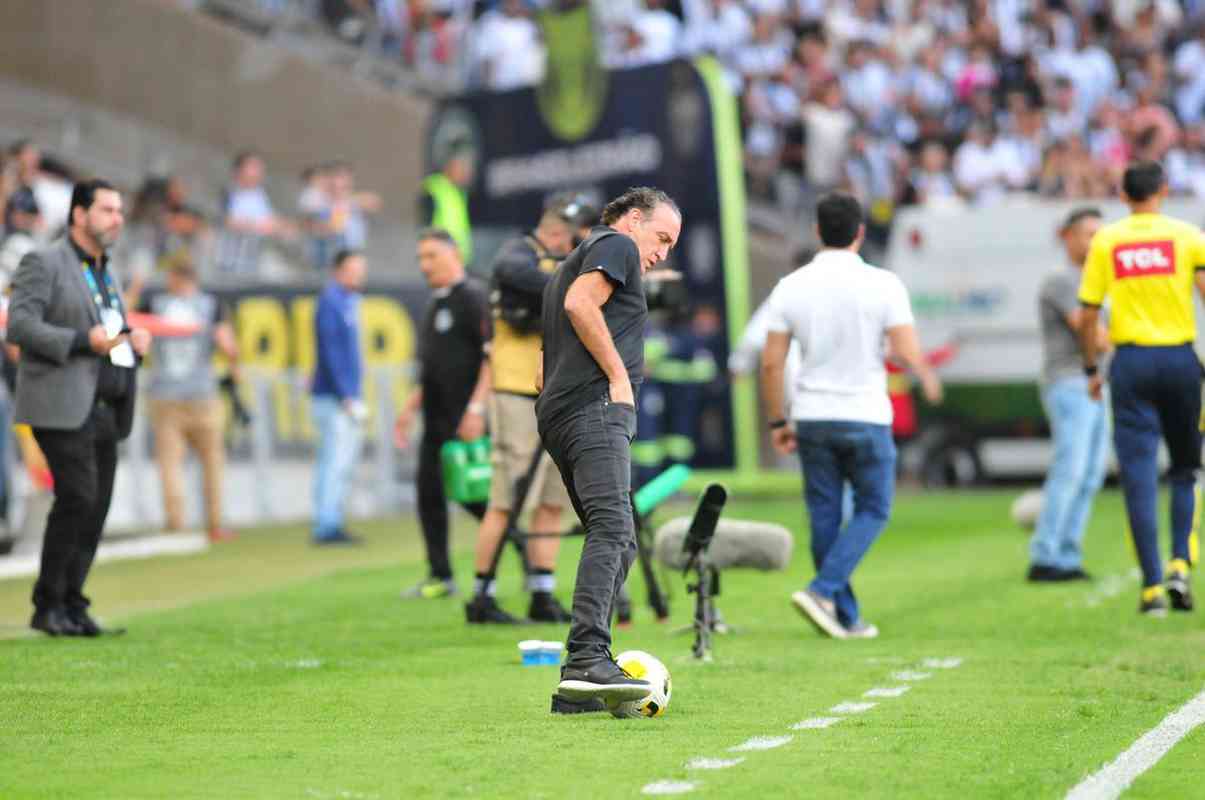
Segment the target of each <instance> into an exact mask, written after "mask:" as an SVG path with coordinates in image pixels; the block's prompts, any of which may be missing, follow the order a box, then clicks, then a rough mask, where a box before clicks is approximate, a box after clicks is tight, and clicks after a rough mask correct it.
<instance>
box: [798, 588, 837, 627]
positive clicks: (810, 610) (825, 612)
mask: <svg viewBox="0 0 1205 800" xmlns="http://www.w3.org/2000/svg"><path fill="white" fill-rule="evenodd" d="M791 602H792V603H794V604H795V608H797V609H799V613H801V614H803V615H804V616H805V617H807V619H808V621H809V622H811V623H812V624H813V625H815V626H816V630H818V631H820V632H821V633H823V634H825V635H826V636H831V637H833V638H834V639H844V638H846V637H847V636H848V635H849V634H848V633H847V632H846V630H845V626H843V625H842V624H841V623H840V622H839V621H837V607H836V604H835V603H833V601H832V600H826V599H824V598H823V597H821V596H820V595H818V594H816V593H815V592H813V591H812V590H811V589H804V590H803V591H799V592H795V593H794V594H792V595H791Z"/></svg>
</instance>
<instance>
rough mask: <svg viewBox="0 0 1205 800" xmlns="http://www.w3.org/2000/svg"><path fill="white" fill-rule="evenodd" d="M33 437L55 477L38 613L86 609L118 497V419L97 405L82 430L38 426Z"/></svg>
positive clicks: (110, 410) (36, 598) (35, 600)
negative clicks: (86, 589) (86, 585)
mask: <svg viewBox="0 0 1205 800" xmlns="http://www.w3.org/2000/svg"><path fill="white" fill-rule="evenodd" d="M33 435H34V439H36V440H37V443H38V446H39V447H40V448H41V449H42V453H43V455H45V456H46V463H47V465H48V466H49V467H50V474H51V475H52V476H53V477H54V505H53V506H51V508H50V516H49V517H48V518H47V520H46V536H45V539H44V540H43V542H42V566H41V572H40V573H39V574H38V581H37V583H35V584H34V589H33V604H34V607H35V608H36V609H37V610H39V611H42V610H44V609H50V608H55V607H59V608H66V609H70V610H76V609H80V610H82V609H86V608H87V607H88V605H89V601H88V598H87V597H85V596H84V582H85V581H86V580H87V579H88V571H89V570H90V569H91V568H92V560H93V558H95V557H96V547H97V545H98V544H100V535H101V531H103V530H104V527H105V517H106V516H108V514H109V502H110V501H111V500H112V498H113V474H114V473H115V472H116V471H117V419H116V416H115V415H114V412H113V408H112V407H111V406H108V405H100V404H98V405H97V406H95V407H94V408H93V409H92V413H91V414H90V415H89V416H88V419H87V420H85V421H84V424H83V426H82V427H81V428H79V429H78V430H74V431H62V430H51V429H49V428H34V429H33Z"/></svg>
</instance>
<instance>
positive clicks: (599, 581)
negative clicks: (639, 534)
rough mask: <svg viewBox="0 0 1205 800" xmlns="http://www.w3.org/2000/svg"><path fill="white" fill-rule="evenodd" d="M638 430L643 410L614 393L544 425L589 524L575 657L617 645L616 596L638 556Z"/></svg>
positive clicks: (573, 631)
mask: <svg viewBox="0 0 1205 800" xmlns="http://www.w3.org/2000/svg"><path fill="white" fill-rule="evenodd" d="M635 435H636V409H635V408H634V407H633V406H631V405H629V404H627V403H613V402H611V400H610V399H609V398H607V397H606V396H603V397H601V398H599V399H598V400H594V401H592V402H590V403H588V404H586V405H585V406H583V407H581V408H579V409H576V410H574V411H572V412H570V413H568V414H565V415H563V416H562V417H561V418H559V419H557V420H555V421H553V422H552V423H551V424H549V425H545V424H544V423H543V421H541V424H540V438H541V439H542V440H543V442H544V448H545V449H546V450H547V451H548V454H549V455H550V456H552V460H553V462H554V463H555V464H556V465H557V469H559V470H560V472H561V478H563V479H564V481H565V488H566V489H568V490H569V500H570V502H572V503H573V510H574V511H576V512H577V516H578V519H580V520H581V521H582V527H583V528H585V531H586V542H585V544H584V545H583V546H582V559H581V561H580V562H579V563H578V567H577V583H576V584H575V585H574V587H573V621H572V622H571V623H570V626H569V641H568V643H567V649H568V651H569V657H568V660H569V661H580V662H588V661H592V660H594V659H596V658H598V657H601V656H606V655H607V653H609V651H610V648H611V613H612V610H613V607H614V605H615V598H616V597H618V596H619V591H620V589H621V588H622V587H623V584H624V582H625V581H626V580H627V577H628V570H629V569H630V568H631V566H632V562H633V561H635V560H636V520H635V519H634V518H633V516H632V499H631V492H632V439H633V438H634V437H635Z"/></svg>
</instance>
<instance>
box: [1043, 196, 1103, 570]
mask: <svg viewBox="0 0 1205 800" xmlns="http://www.w3.org/2000/svg"><path fill="white" fill-rule="evenodd" d="M1100 219H1101V217H1100V211H1098V210H1097V209H1095V208H1078V209H1076V210H1074V211H1072V212H1071V214H1070V215H1069V216H1068V217H1067V220H1066V222H1064V223H1063V226H1062V227H1061V228H1060V229H1059V237H1060V238H1061V239H1062V241H1063V249H1064V251H1065V252H1066V254H1067V264H1066V266H1064V267H1063V268H1062V269H1060V270H1059V271H1058V272H1055V273H1053V274H1051V275H1050V276H1048V277H1047V278H1046V280H1045V281H1043V282H1042V289H1041V292H1040V293H1039V295H1038V318H1039V319H1040V321H1041V325H1042V353H1043V360H1042V402H1043V405H1044V406H1045V407H1046V416H1047V418H1048V419H1049V420H1050V434H1051V438H1052V439H1053V440H1054V456H1053V457H1052V459H1051V462H1050V469H1049V470H1048V471H1047V473H1046V484H1045V486H1044V487H1043V488H1042V496H1043V498H1044V503H1043V505H1042V514H1041V516H1039V517H1038V524H1037V529H1036V530H1035V531H1034V534H1033V539H1031V540H1030V543H1029V554H1030V566H1029V575H1028V579H1029V580H1030V581H1035V582H1050V581H1069V580H1084V579H1087V578H1088V574H1087V573H1086V572H1084V568H1083V546H1082V543H1083V540H1084V528H1085V527H1086V526H1087V524H1088V517H1089V515H1090V514H1091V513H1092V500H1093V499H1094V498H1095V497H1096V493H1097V492H1099V491H1100V487H1101V486H1102V485H1104V481H1105V470H1106V469H1107V468H1108V463H1109V421H1108V412H1107V409H1106V408H1105V406H1104V404H1102V403H1097V402H1095V401H1094V400H1093V399H1092V397H1091V396H1090V395H1089V394H1088V379H1087V377H1085V376H1084V374H1083V371H1082V370H1081V367H1080V365H1081V361H1082V355H1081V353H1080V347H1079V324H1080V310H1079V299H1078V296H1079V284H1080V272H1081V271H1082V269H1083V264H1084V259H1085V258H1086V257H1087V255H1088V245H1089V244H1090V243H1091V241H1092V237H1093V235H1095V234H1096V231H1098V230H1099V229H1100ZM1097 331H1098V341H1099V346H1100V347H1101V350H1102V352H1103V351H1104V350H1107V349H1108V347H1109V344H1108V341H1109V340H1108V333H1107V331H1105V330H1104V328H1103V327H1100V326H1098V327H1097Z"/></svg>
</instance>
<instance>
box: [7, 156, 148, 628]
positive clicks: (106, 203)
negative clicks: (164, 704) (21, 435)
mask: <svg viewBox="0 0 1205 800" xmlns="http://www.w3.org/2000/svg"><path fill="white" fill-rule="evenodd" d="M123 220H124V217H123V214H122V206H121V195H120V194H119V193H118V192H117V190H116V189H114V188H113V187H112V186H111V185H110V184H108V183H106V182H105V181H101V180H93V181H86V182H84V183H79V184H76V186H75V189H74V191H73V192H72V194H71V211H70V217H69V232H68V234H67V236H66V237H65V239H63V240H60V241H58V242H56V243H54V244H52V245H51V246H50V247H47V248H46V249H44V250H36V251H34V252H31V253H29V254H28V255H26V256H25V258H23V259H22V260H21V266H20V268H19V269H18V270H17V274H16V276H15V277H14V278H13V294H12V305H11V307H10V310H9V320H8V341H9V343H10V344H13V345H16V346H17V347H18V348H20V350H21V355H20V361H19V365H18V371H17V402H16V415H15V416H16V421H17V422H22V423H26V424H28V425H29V426H30V427H31V428H32V429H33V435H34V438H35V439H36V440H37V442H38V446H39V447H41V449H42V453H43V454H44V455H45V456H46V463H47V464H48V465H49V467H50V472H51V475H53V476H54V506H53V507H52V508H51V509H50V516H49V517H48V518H47V520H46V536H45V540H44V541H43V543H42V564H41V571H40V572H39V575H38V581H37V583H36V584H35V585H34V591H33V603H34V615H33V618H32V619H31V620H30V627H32V628H35V629H37V630H40V631H43V632H45V633H48V634H50V635H51V636H99V635H100V634H101V633H104V630H103V629H102V628H101V627H100V626H99V625H98V624H97V623H96V621H95V620H94V619H92V617H91V616H90V615H89V614H88V606H89V601H88V598H87V597H85V596H84V594H83V588H84V582H85V581H86V580H87V578H88V571H89V570H90V569H91V567H92V560H93V558H94V557H95V555H96V548H97V545H98V544H99V542H100V536H101V531H102V530H103V529H104V525H105V517H106V516H107V515H108V513H109V502H110V500H111V498H112V493H113V475H114V472H115V471H116V468H117V442H118V441H119V440H121V439H124V438H125V437H126V436H128V435H129V433H130V425H131V421H132V419H133V416H134V397H135V382H134V367H135V366H136V364H137V359H138V357H140V356H142V355H143V354H144V353H145V352H146V350H147V348H148V347H149V346H150V341H151V337H150V334H149V333H147V331H145V330H141V329H136V330H133V331H131V330H130V329H129V328H128V327H127V326H126V319H125V309H124V308H123V307H122V301H121V289H120V286H119V285H118V283H117V280H116V278H115V276H114V275H113V273H112V270H111V269H110V267H109V257H108V255H107V253H106V251H107V249H108V248H109V247H111V246H112V245H113V243H114V242H115V241H117V237H118V235H119V234H120V233H121V228H122V224H123Z"/></svg>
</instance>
